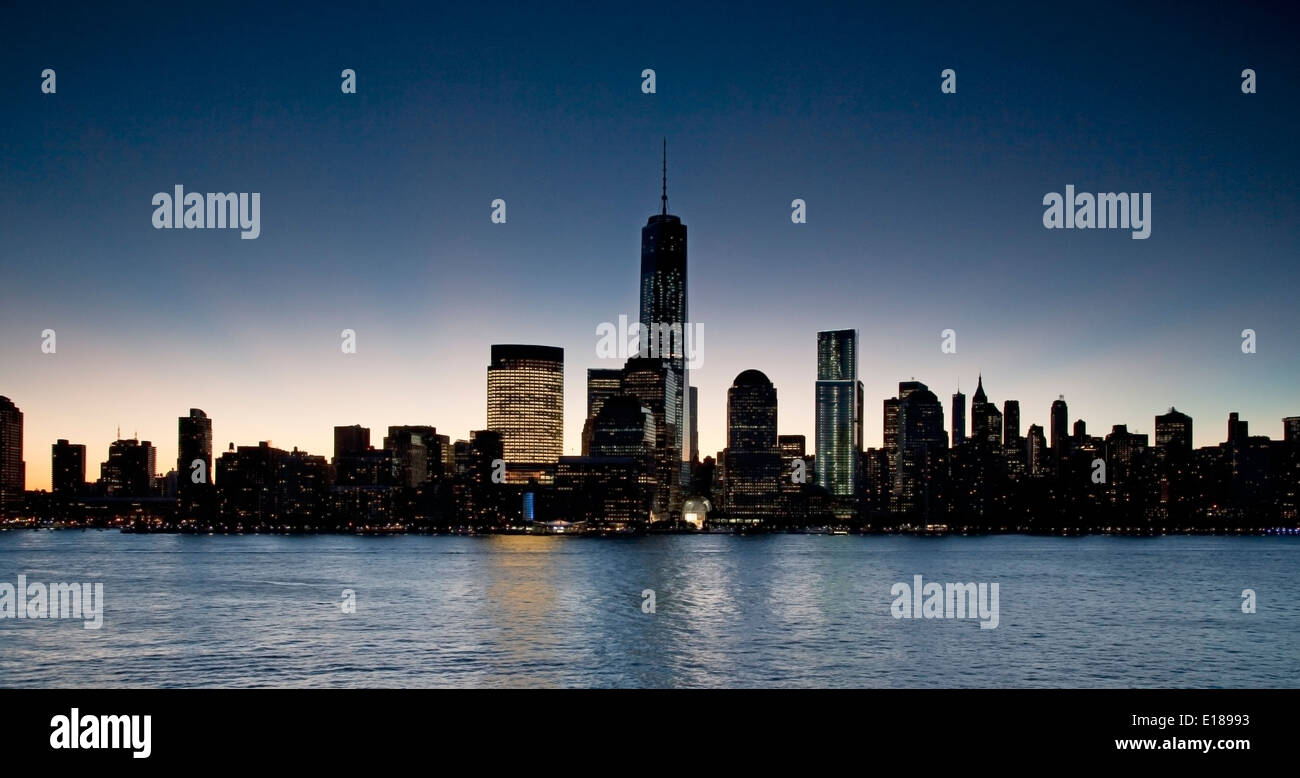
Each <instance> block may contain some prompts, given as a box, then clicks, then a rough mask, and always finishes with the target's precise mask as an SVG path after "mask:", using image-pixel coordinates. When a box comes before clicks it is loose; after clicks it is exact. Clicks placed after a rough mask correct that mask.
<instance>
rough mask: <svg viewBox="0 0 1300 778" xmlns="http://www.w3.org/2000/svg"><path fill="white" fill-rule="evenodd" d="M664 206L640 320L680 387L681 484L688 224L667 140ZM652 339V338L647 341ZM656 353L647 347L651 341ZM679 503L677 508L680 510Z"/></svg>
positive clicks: (646, 231)
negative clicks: (674, 186) (676, 199)
mask: <svg viewBox="0 0 1300 778" xmlns="http://www.w3.org/2000/svg"><path fill="white" fill-rule="evenodd" d="M659 200H660V210H659V213H657V214H654V215H653V216H651V217H650V219H649V220H648V221H647V222H646V225H645V226H644V227H642V228H641V294H640V303H641V311H640V320H641V338H642V353H643V354H646V353H649V354H650V355H651V356H658V357H659V358H661V359H666V360H667V362H668V366H669V368H670V369H671V370H672V371H673V373H674V374H675V375H674V381H673V382H672V383H675V388H674V391H673V397H672V398H671V400H672V404H673V406H674V407H673V408H672V409H671V413H670V414H669V415H671V416H673V417H675V418H676V419H678V420H679V423H678V424H676V425H675V428H674V431H673V434H674V437H673V439H672V446H673V447H674V449H675V450H677V451H678V452H680V454H679V456H678V459H679V460H680V462H681V465H680V470H681V474H680V476H679V479H680V482H682V483H685V482H687V481H688V480H689V468H690V458H691V452H690V445H689V442H690V440H691V432H690V430H689V429H686V427H687V426H688V422H689V419H690V418H691V413H690V409H689V389H688V387H689V386H690V382H689V376H688V375H687V371H686V340H685V339H686V336H687V330H688V319H687V307H686V225H685V224H682V220H681V219H680V218H678V217H676V216H673V215H672V214H670V213H668V140H667V139H666V138H665V139H664V153H663V189H662V193H661V194H660V197H659ZM647 339H650V340H647ZM651 342H654V343H655V348H656V349H657V350H656V351H647V349H648V348H650V345H649V344H650V343H651ZM678 507H679V506H676V505H674V506H672V508H671V510H672V511H673V512H674V513H675V512H676V511H677V509H678Z"/></svg>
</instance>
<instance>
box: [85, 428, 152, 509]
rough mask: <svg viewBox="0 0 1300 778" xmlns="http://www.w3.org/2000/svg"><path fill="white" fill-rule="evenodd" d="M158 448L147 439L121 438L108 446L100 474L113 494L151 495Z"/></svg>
mask: <svg viewBox="0 0 1300 778" xmlns="http://www.w3.org/2000/svg"><path fill="white" fill-rule="evenodd" d="M157 456H158V451H157V449H155V448H154V447H153V444H152V443H150V442H149V441H147V440H135V439H134V438H133V439H130V440H126V439H120V440H115V441H113V442H112V443H110V444H109V446H108V461H107V462H104V463H103V464H101V465H100V466H99V478H100V481H101V483H102V485H103V487H104V492H105V494H107V495H108V496H110V497H149V496H151V494H152V492H153V480H154V476H155V475H157Z"/></svg>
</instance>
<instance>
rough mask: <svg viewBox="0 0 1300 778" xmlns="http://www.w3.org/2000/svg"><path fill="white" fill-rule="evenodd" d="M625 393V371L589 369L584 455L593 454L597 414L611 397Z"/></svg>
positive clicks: (583, 440) (583, 441) (583, 428)
mask: <svg viewBox="0 0 1300 778" xmlns="http://www.w3.org/2000/svg"><path fill="white" fill-rule="evenodd" d="M622 391H623V371H622V370H619V369H617V368H588V369H587V420H586V421H585V422H584V423H583V425H582V455H583V456H584V457H585V456H588V455H589V454H590V453H591V437H592V430H593V425H594V424H595V422H596V414H598V413H600V408H601V406H602V405H604V404H605V400H606V399H607V398H609V397H613V396H614V395H616V394H618V393H620V392H622Z"/></svg>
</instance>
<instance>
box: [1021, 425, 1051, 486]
mask: <svg viewBox="0 0 1300 778" xmlns="http://www.w3.org/2000/svg"><path fill="white" fill-rule="evenodd" d="M1025 449H1026V452H1027V453H1028V457H1029V474H1030V475H1031V476H1041V475H1043V474H1044V473H1046V472H1047V439H1046V437H1045V436H1044V435H1043V428H1042V427H1040V426H1038V425H1037V424H1030V425H1029V435H1028V439H1027V440H1026V442H1025Z"/></svg>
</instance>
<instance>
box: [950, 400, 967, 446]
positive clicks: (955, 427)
mask: <svg viewBox="0 0 1300 778" xmlns="http://www.w3.org/2000/svg"><path fill="white" fill-rule="evenodd" d="M965 440H966V395H964V394H962V393H961V390H960V389H958V390H957V392H956V394H954V395H953V396H952V447H953V448H957V447H958V446H960V445H961V444H962V443H963V442H965Z"/></svg>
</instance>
